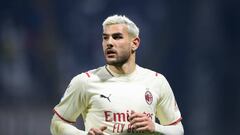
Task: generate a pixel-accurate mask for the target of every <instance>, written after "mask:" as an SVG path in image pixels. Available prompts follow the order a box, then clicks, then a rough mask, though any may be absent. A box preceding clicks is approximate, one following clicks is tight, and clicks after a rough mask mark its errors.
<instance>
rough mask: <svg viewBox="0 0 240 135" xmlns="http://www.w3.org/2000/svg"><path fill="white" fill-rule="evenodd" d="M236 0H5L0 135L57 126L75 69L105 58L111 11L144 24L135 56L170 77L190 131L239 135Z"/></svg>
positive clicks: (44, 131)
mask: <svg viewBox="0 0 240 135" xmlns="http://www.w3.org/2000/svg"><path fill="white" fill-rule="evenodd" d="M239 6H240V2H239V1H237V0H191V1H177V0H149V1H139V0H138V1H136V0H128V1H127V0H126V1H125V0H123V1H114V0H68V1H67V0H1V1H0V134H1V135H16V134H17V135H50V131H49V124H50V120H51V117H52V108H53V107H54V105H56V104H57V103H58V102H59V100H60V98H61V96H62V95H63V92H64V91H65V88H66V86H67V85H68V83H69V81H70V80H71V78H72V77H73V76H75V75H77V74H79V73H81V72H84V71H86V70H89V69H92V68H96V67H98V66H102V65H103V64H104V60H103V57H102V56H103V54H102V51H101V34H102V33H101V32H102V26H101V24H102V21H103V19H105V18H106V17H107V16H109V15H113V14H125V15H127V16H128V17H130V18H131V19H132V20H133V21H135V22H136V24H137V25H138V26H139V27H140V31H141V32H140V37H141V47H140V49H139V51H138V54H137V55H138V57H137V61H138V64H139V65H141V66H144V67H147V68H150V69H153V70H156V71H158V72H160V73H162V74H164V75H165V76H166V77H167V79H168V80H169V82H170V84H171V86H172V88H173V90H174V93H175V96H176V99H177V101H178V104H179V107H180V109H181V112H182V115H183V124H184V127H185V134H186V135H236V134H240V128H239V126H240V125H239V121H240V116H239V114H240V89H239V84H240V79H239V76H240V72H239V69H240V59H239V58H240V53H239V51H240V49H239V48H240V9H239ZM78 126H79V127H82V123H81V121H79V123H78Z"/></svg>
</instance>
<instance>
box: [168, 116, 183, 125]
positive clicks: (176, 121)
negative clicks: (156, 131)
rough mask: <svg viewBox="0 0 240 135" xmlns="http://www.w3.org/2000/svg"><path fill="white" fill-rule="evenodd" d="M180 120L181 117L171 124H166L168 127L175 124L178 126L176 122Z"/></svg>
mask: <svg viewBox="0 0 240 135" xmlns="http://www.w3.org/2000/svg"><path fill="white" fill-rule="evenodd" d="M181 120H182V117H180V118H179V119H177V120H176V121H174V122H173V123H170V124H168V126H171V125H176V124H178V122H180V121H181Z"/></svg>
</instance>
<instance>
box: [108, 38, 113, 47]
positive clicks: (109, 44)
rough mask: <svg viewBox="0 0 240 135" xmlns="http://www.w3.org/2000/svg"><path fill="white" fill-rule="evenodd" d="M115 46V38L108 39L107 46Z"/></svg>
mask: <svg viewBox="0 0 240 135" xmlns="http://www.w3.org/2000/svg"><path fill="white" fill-rule="evenodd" d="M112 47H113V39H112V38H111V37H110V38H109V39H108V41H107V48H112Z"/></svg>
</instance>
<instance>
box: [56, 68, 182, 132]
mask: <svg viewBox="0 0 240 135" xmlns="http://www.w3.org/2000/svg"><path fill="white" fill-rule="evenodd" d="M54 111H55V113H56V114H57V115H58V116H59V117H60V118H62V119H64V120H65V121H68V122H75V121H76V119H77V118H78V117H79V115H82V117H83V120H84V125H85V130H86V131H88V130H89V129H90V128H93V127H94V128H99V127H101V126H107V130H105V131H104V132H105V134H111V135H112V134H135V133H137V132H136V131H135V130H134V129H132V128H131V126H130V125H129V116H130V115H131V113H132V112H141V113H144V114H146V115H147V116H148V117H150V118H151V119H152V121H155V117H157V118H158V119H159V121H160V123H161V125H170V124H172V123H174V122H176V121H178V120H180V119H181V114H180V111H179V109H178V107H177V104H176V101H175V98H174V94H173V92H172V89H171V87H170V85H169V83H168V81H167V80H166V79H165V77H164V76H163V75H162V74H159V73H156V72H154V71H152V70H149V69H146V68H142V67H140V66H138V65H137V66H136V69H135V71H134V72H133V73H131V74H127V75H119V74H115V73H113V72H112V71H110V69H109V68H107V66H103V67H99V68H97V69H94V70H90V71H88V72H86V73H82V74H79V75H77V76H76V77H74V78H73V79H72V81H71V82H70V84H69V86H68V88H67V90H66V92H65V94H64V96H63V97H62V99H61V101H60V103H59V104H58V105H57V106H56V107H55V108H54ZM138 134H139V133H138Z"/></svg>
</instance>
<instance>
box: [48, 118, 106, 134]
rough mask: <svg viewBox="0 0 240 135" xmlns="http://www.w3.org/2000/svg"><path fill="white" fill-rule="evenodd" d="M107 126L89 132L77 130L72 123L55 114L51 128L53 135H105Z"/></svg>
mask: <svg viewBox="0 0 240 135" xmlns="http://www.w3.org/2000/svg"><path fill="white" fill-rule="evenodd" d="M106 129H107V127H106V126H102V127H100V128H91V129H90V130H89V131H88V132H86V131H82V130H79V129H77V128H76V127H75V126H74V125H72V124H71V123H68V122H66V121H64V120H62V119H61V118H59V117H58V116H57V115H56V114H54V116H53V118H52V122H51V126H50V131H51V133H52V135H104V134H103V131H104V130H106Z"/></svg>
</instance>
